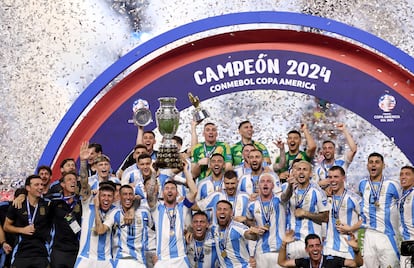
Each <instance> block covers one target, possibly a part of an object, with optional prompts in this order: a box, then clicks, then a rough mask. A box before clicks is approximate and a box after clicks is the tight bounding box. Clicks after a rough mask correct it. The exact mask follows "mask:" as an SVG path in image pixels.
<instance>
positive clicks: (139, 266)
mask: <svg viewBox="0 0 414 268" xmlns="http://www.w3.org/2000/svg"><path fill="white" fill-rule="evenodd" d="M114 267H115V268H130V267H134V268H147V266H146V265H145V264H143V263H140V262H138V261H137V260H134V259H117V260H115V263H114Z"/></svg>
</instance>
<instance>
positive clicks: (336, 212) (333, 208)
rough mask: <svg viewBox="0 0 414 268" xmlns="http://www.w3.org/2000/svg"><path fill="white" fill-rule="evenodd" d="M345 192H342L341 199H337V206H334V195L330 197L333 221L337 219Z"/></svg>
mask: <svg viewBox="0 0 414 268" xmlns="http://www.w3.org/2000/svg"><path fill="white" fill-rule="evenodd" d="M346 192H347V190H346V189H344V192H343V193H342V195H341V199H339V203H338V205H336V200H335V195H334V196H333V197H332V201H333V202H332V212H333V215H334V218H335V219H338V218H339V210H340V209H341V206H342V202H343V201H344V198H345V194H346Z"/></svg>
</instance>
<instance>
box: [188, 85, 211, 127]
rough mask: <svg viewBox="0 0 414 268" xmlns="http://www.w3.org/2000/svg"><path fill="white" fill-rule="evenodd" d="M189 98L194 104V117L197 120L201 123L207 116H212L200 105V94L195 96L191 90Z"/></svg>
mask: <svg viewBox="0 0 414 268" xmlns="http://www.w3.org/2000/svg"><path fill="white" fill-rule="evenodd" d="M188 99H189V100H190V102H191V104H192V105H193V106H194V111H193V119H194V120H195V121H197V122H198V123H200V122H201V121H203V120H204V119H206V118H207V117H210V114H209V112H208V111H207V110H205V109H202V108H201V107H200V99H199V98H198V96H193V94H191V92H189V93H188Z"/></svg>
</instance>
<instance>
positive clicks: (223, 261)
mask: <svg viewBox="0 0 414 268" xmlns="http://www.w3.org/2000/svg"><path fill="white" fill-rule="evenodd" d="M247 229H248V227H247V226H246V225H244V224H242V223H239V222H235V221H231V222H230V224H229V227H228V232H227V239H226V238H225V237H224V235H225V233H226V232H224V231H220V230H219V227H218V225H213V227H212V231H213V232H214V239H215V242H216V250H217V255H218V258H219V261H220V267H250V266H249V258H250V256H249V251H248V249H247V241H246V239H245V238H244V232H246V230H247ZM220 243H222V244H223V245H224V248H225V249H224V251H225V252H226V256H225V257H223V256H222V255H221V254H222V252H223V245H220Z"/></svg>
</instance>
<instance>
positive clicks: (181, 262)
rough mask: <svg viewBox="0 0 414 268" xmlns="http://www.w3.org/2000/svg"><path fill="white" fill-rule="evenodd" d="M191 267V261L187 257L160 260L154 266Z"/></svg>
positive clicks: (161, 267) (157, 267) (162, 267)
mask: <svg viewBox="0 0 414 268" xmlns="http://www.w3.org/2000/svg"><path fill="white" fill-rule="evenodd" d="M175 267H177V268H190V261H189V260H188V258H187V257H178V258H173V259H169V260H158V261H157V262H156V263H155V265H154V268H175Z"/></svg>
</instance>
